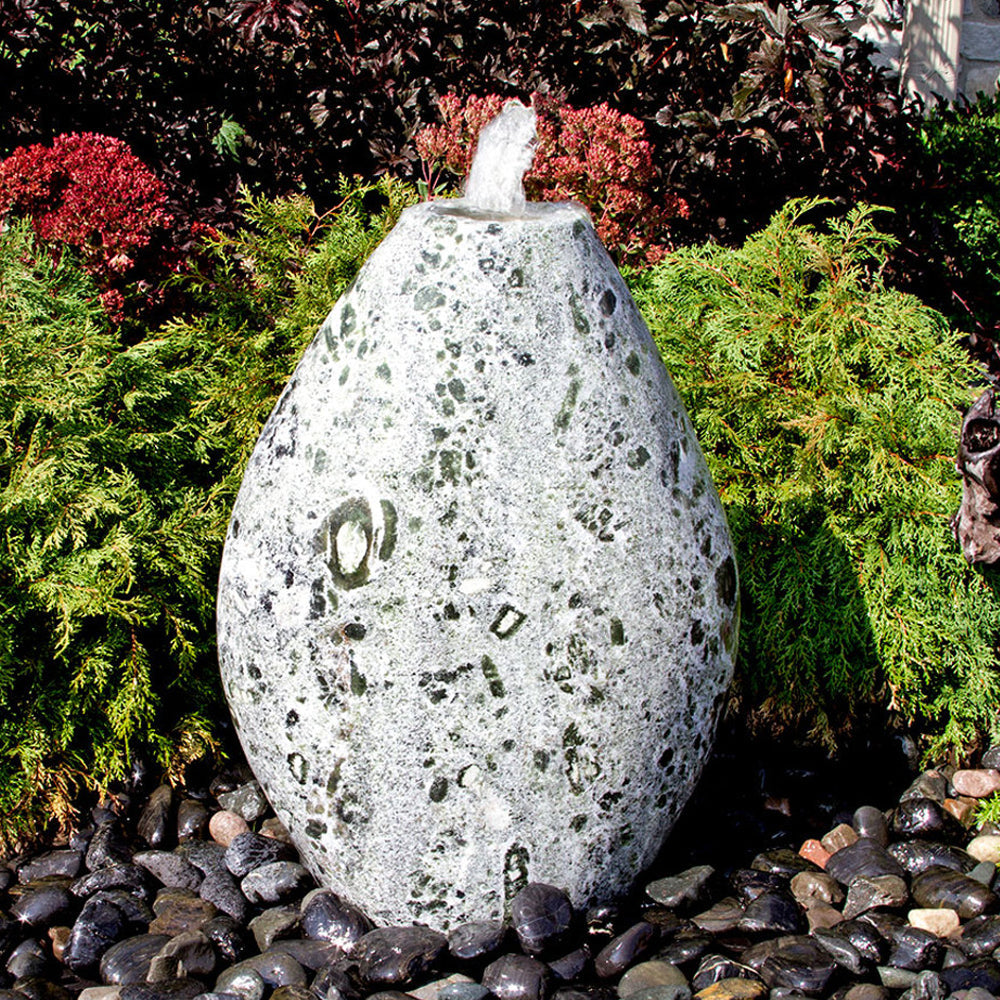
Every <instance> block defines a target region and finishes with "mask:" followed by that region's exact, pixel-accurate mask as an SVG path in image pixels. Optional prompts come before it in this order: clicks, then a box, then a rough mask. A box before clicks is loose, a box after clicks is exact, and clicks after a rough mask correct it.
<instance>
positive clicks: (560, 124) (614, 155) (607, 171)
mask: <svg viewBox="0 0 1000 1000" xmlns="http://www.w3.org/2000/svg"><path fill="white" fill-rule="evenodd" d="M503 103H504V101H503V98H501V97H499V96H498V95H495V94H491V95H489V96H487V97H476V96H475V95H473V96H471V97H469V98H468V99H467V100H466V101H465V102H464V103H463V102H462V100H461V99H460V98H459V97H458V96H457V95H455V94H446V95H445V96H444V97H442V98H441V100H440V101H439V104H438V106H439V108H440V111H441V118H442V124H441V125H430V126H427V127H426V128H424V129H422V130H421V131H420V132H418V133H417V136H416V146H417V152H418V153H419V154H420V156H421V158H422V159H423V160H424V162H425V163H426V164H427V165H428V166H429V167H430V169H431V170H434V169H438V170H441V169H443V170H447V171H449V172H451V173H454V174H457V175H459V176H463V177H464V176H465V175H466V174H467V173H468V170H469V166H470V164H471V162H472V156H473V153H474V152H475V145H476V140H477V138H478V136H479V131H480V129H481V128H482V127H483V125H485V124H486V123H487V122H488V121H489V120H490V119H491V118H493V117H494V115H496V114H497V113H498V112H499V111H500V109H501V108H502V107H503ZM534 103H535V110H536V112H537V114H538V138H539V142H538V152H537V153H536V155H535V162H534V165H533V167H532V169H531V170H530V172H529V173H528V174H527V176H526V177H525V191H526V192H527V194H528V197H529V198H533V199H535V200H542V201H564V200H567V199H572V200H575V201H579V202H581V203H582V204H584V205H586V207H587V208H588V209H589V210H590V213H591V215H592V216H593V217H594V226H595V228H596V229H597V233H598V235H599V236H600V237H601V239H602V240H603V241H604V242H605V243H606V244H607V245H608V246H609V247H611V248H612V249H613V250H615V251H616V252H617V254H618V256H619V260H624V261H629V262H630V263H641V262H654V261H656V260H658V259H659V258H660V257H662V256H663V254H664V253H665V252H666V247H665V246H664V245H663V243H662V242H661V241H662V240H663V239H664V237H665V234H666V231H667V227H668V225H669V220H670V219H673V218H686V217H687V215H688V206H687V203H686V202H685V201H684V200H683V199H682V198H679V197H678V196H677V195H674V194H672V193H667V194H666V195H660V196H659V198H655V197H654V195H653V193H652V192H653V190H654V185H655V183H656V179H657V177H656V168H655V167H654V165H653V157H652V147H651V146H650V144H649V142H648V141H647V139H646V128H645V126H644V125H643V123H642V122H641V121H639V120H638V119H637V118H633V117H632V116H631V115H626V114H622V113H621V112H619V111H616V110H614V108H611V107H609V106H608V105H607V104H598V105H597V106H596V107H592V108H579V109H577V108H571V107H570V106H569V105H567V104H562V103H560V102H557V101H553V100H551V99H548V98H543V97H541V96H539V95H536V96H535V99H534Z"/></svg>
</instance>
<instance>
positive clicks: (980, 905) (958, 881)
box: [910, 868, 1000, 920]
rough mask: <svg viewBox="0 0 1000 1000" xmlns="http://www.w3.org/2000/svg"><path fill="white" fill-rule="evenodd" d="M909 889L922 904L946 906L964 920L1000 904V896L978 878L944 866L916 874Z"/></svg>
mask: <svg viewBox="0 0 1000 1000" xmlns="http://www.w3.org/2000/svg"><path fill="white" fill-rule="evenodd" d="M910 891H911V893H912V894H913V898H914V900H915V901H916V902H917V903H918V904H919V905H920V906H921V907H930V908H936V907H947V908H948V909H951V910H955V911H956V913H958V915H959V916H960V917H961V918H962V919H963V920H968V919H969V918H970V917H978V916H979V915H980V914H982V913H992V912H994V911H995V910H996V909H997V908H998V906H1000V899H998V898H997V896H996V895H995V894H994V893H993V892H992V891H991V890H990V889H987V888H986V886H985V885H983V884H982V883H981V882H977V881H976V880H975V879H971V878H969V877H968V876H967V875H962V874H960V873H959V872H954V871H951V870H950V869H947V868H929V869H928V870H927V871H925V872H923V873H921V874H920V875H917V876H916V877H915V878H914V879H913V883H912V885H911V886H910Z"/></svg>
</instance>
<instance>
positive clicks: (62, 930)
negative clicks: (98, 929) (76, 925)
mask: <svg viewBox="0 0 1000 1000" xmlns="http://www.w3.org/2000/svg"><path fill="white" fill-rule="evenodd" d="M72 933H73V929H72V928H71V927H50V928H49V940H50V941H51V942H52V957H53V958H54V959H55V960H56V961H57V962H61V961H62V959H63V953H64V952H65V951H66V945H68V944H69V936H70V934H72Z"/></svg>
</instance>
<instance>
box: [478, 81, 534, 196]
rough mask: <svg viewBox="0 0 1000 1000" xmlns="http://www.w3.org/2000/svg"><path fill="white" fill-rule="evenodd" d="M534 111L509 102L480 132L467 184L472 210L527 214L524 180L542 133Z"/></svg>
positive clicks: (518, 103) (514, 102)
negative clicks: (539, 133)
mask: <svg viewBox="0 0 1000 1000" xmlns="http://www.w3.org/2000/svg"><path fill="white" fill-rule="evenodd" d="M535 125H536V118H535V112H534V109H533V108H526V107H525V106H524V105H523V104H522V103H521V102H520V101H508V102H507V103H506V104H505V105H504V107H503V111H501V112H500V114H498V115H497V116H496V118H494V119H493V120H492V121H490V122H488V123H487V124H486V125H485V126H484V127H483V130H482V132H480V133H479V142H478V144H477V145H476V153H475V156H474V157H473V160H472V167H471V169H470V170H469V176H468V179H467V180H466V182H465V203H466V205H467V206H468V207H469V208H474V209H479V210H480V211H483V212H491V213H497V214H499V215H524V214H525V205H526V201H525V197H524V183H523V178H524V175H525V173H526V172H527V171H528V168H529V167H530V166H531V161H532V160H533V159H534V158H535V146H536V145H537V144H538V133H537V131H536V128H535Z"/></svg>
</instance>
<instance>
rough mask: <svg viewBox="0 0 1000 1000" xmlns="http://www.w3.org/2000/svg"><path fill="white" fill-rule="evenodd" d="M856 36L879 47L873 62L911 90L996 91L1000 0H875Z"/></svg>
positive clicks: (930, 97) (932, 99)
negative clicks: (894, 75)
mask: <svg viewBox="0 0 1000 1000" xmlns="http://www.w3.org/2000/svg"><path fill="white" fill-rule="evenodd" d="M856 31H857V33H858V34H860V35H862V36H863V37H865V38H868V39H870V40H871V41H872V42H873V43H874V45H875V47H876V50H877V52H876V56H875V60H874V61H875V62H876V64H877V65H881V66H884V67H886V69H888V70H889V72H890V73H894V74H899V75H900V77H901V81H902V85H903V86H905V87H906V89H907V91H908V92H909V93H911V94H916V95H918V96H920V97H922V98H923V99H924V101H925V103H926V104H927V106H928V107H934V106H935V104H936V97H937V96H941V97H944V98H945V99H946V100H949V101H952V100H955V99H956V98H958V97H960V96H963V97H965V98H967V99H968V100H970V101H972V100H975V97H976V94H977V93H980V92H983V93H986V94H995V93H996V91H997V78H998V76H1000V0H908V2H905V0H873V3H872V10H871V13H870V15H869V17H868V19H867V20H866V21H862V22H859V23H858V25H857V28H856Z"/></svg>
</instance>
